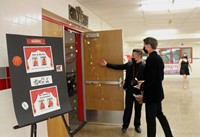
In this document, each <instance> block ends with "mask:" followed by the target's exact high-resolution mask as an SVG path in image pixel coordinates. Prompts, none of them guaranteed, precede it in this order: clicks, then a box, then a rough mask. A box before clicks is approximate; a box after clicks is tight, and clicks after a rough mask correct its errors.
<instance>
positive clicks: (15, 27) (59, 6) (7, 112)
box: [0, 0, 112, 137]
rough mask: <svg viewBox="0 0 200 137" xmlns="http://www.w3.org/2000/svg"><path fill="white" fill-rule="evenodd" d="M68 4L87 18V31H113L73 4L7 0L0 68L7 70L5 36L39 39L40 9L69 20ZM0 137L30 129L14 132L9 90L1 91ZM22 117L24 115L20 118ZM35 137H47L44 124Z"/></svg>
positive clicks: (2, 4) (24, 136)
mask: <svg viewBox="0 0 200 137" xmlns="http://www.w3.org/2000/svg"><path fill="white" fill-rule="evenodd" d="M68 4H70V5H72V6H74V7H75V6H80V7H81V8H82V10H83V11H84V14H86V15H88V16H89V29H91V30H94V31H97V30H109V29H112V27H111V26H110V25H109V24H107V23H106V22H104V21H103V20H101V19H100V18H99V17H97V16H96V15H94V14H93V13H91V12H90V11H88V10H87V9H86V8H84V7H83V6H81V5H80V4H79V3H77V2H76V1H75V0H59V1H57V0H6V1H3V0H1V1H0V26H1V29H0V30H1V31H0V49H1V50H0V67H6V66H8V55H7V44H6V35H5V34H21V35H37V36H41V35H42V13H41V11H42V8H44V9H46V10H49V11H51V12H53V13H55V14H57V15H59V16H61V17H64V18H66V19H68ZM0 109H1V112H0V119H1V123H0V137H28V136H30V126H28V127H24V128H20V129H17V130H14V129H13V126H15V125H17V121H16V117H15V113H14V108H13V101H12V94H11V89H8V90H0ZM22 115H23V114H22ZM37 136H38V137H47V136H48V135H47V127H46V122H40V123H38V131H37Z"/></svg>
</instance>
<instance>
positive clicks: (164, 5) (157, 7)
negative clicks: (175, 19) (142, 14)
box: [141, 0, 200, 11]
mask: <svg viewBox="0 0 200 137" xmlns="http://www.w3.org/2000/svg"><path fill="white" fill-rule="evenodd" d="M195 7H200V1H199V0H174V1H169V0H143V1H142V2H141V8H142V10H143V11H162V10H179V9H190V8H195Z"/></svg>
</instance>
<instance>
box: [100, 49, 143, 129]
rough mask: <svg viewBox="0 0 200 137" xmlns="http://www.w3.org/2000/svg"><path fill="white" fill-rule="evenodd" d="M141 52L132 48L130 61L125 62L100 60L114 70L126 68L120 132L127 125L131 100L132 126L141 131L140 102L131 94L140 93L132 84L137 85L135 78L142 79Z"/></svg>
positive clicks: (129, 117) (103, 64)
mask: <svg viewBox="0 0 200 137" xmlns="http://www.w3.org/2000/svg"><path fill="white" fill-rule="evenodd" d="M142 54H143V53H142V51H141V50H139V49H133V52H132V61H131V62H127V63H125V64H110V63H107V62H106V61H105V60H102V62H101V63H100V64H101V65H102V66H106V67H107V68H112V69H115V70H126V78H125V83H124V87H123V88H124V90H125V91H126V97H125V110H124V115H123V125H122V132H126V130H127V128H128V127H129V123H130V120H131V115H132V108H133V102H135V117H134V126H135V131H136V132H138V133H141V128H140V124H141V123H140V118H141V109H142V104H139V102H138V101H136V100H135V98H134V96H133V94H141V92H140V90H139V89H137V88H134V86H135V85H137V80H135V79H138V80H143V79H144V72H143V71H144V63H143V62H142Z"/></svg>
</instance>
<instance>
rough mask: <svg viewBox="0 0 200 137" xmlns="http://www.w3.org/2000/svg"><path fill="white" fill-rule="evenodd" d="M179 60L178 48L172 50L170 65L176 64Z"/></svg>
mask: <svg viewBox="0 0 200 137" xmlns="http://www.w3.org/2000/svg"><path fill="white" fill-rule="evenodd" d="M180 58H181V56H180V48H172V63H178V62H179V60H180Z"/></svg>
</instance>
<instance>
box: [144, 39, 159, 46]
mask: <svg viewBox="0 0 200 137" xmlns="http://www.w3.org/2000/svg"><path fill="white" fill-rule="evenodd" d="M143 41H144V43H145V44H149V45H151V48H152V49H156V48H157V46H158V41H157V39H155V38H153V37H147V38H145V39H143Z"/></svg>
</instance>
